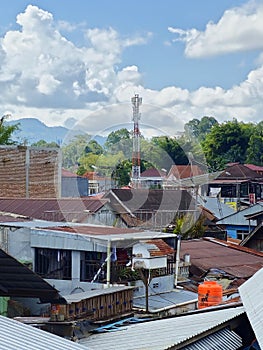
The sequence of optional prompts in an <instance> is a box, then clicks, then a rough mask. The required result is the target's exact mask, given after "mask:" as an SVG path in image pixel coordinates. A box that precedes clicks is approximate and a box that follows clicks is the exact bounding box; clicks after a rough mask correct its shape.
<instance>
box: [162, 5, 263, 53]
mask: <svg viewBox="0 0 263 350" xmlns="http://www.w3.org/2000/svg"><path fill="white" fill-rule="evenodd" d="M262 21H263V5H262V4H260V5H255V4H254V3H252V2H251V3H248V4H246V5H245V6H243V7H241V8H238V7H236V8H233V9H230V10H227V11H225V13H224V14H223V16H222V17H221V19H220V20H219V21H218V22H217V23H213V22H209V23H208V24H207V25H206V29H205V31H203V32H202V31H198V30H197V29H195V28H194V29H189V30H182V29H180V28H173V27H169V28H168V30H169V31H170V32H171V33H174V34H175V35H176V38H175V39H174V41H182V42H184V43H185V45H186V46H185V54H186V56H187V57H190V58H198V57H208V56H215V55H220V54H225V53H231V52H238V51H249V50H262V49H263V40H262V38H263V26H262Z"/></svg>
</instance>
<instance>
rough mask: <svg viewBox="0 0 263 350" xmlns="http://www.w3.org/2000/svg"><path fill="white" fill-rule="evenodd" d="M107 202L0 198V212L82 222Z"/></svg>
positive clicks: (95, 200) (83, 199)
mask: <svg viewBox="0 0 263 350" xmlns="http://www.w3.org/2000/svg"><path fill="white" fill-rule="evenodd" d="M106 203H107V200H105V199H104V200H103V199H94V198H61V199H56V198H54V199H48V198H45V199H27V198H16V199H11V198H0V211H3V212H8V213H14V214H20V215H24V216H27V217H30V218H34V219H39V220H50V221H72V220H73V219H75V220H77V221H78V222H82V221H83V220H85V218H86V217H87V215H89V214H88V212H89V213H95V212H96V211H98V210H99V209H100V208H102V207H103V206H104V205H105V204H106Z"/></svg>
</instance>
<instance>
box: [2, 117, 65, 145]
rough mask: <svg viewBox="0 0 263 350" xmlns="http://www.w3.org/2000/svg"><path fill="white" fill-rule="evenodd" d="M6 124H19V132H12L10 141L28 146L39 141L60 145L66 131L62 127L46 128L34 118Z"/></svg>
mask: <svg viewBox="0 0 263 350" xmlns="http://www.w3.org/2000/svg"><path fill="white" fill-rule="evenodd" d="M7 124H10V125H13V124H19V130H18V131H16V132H14V134H13V137H12V139H13V140H15V141H18V142H19V143H23V142H24V141H26V142H27V144H28V145H30V144H32V143H34V142H37V141H39V140H45V141H47V142H56V143H58V144H61V143H62V141H63V139H64V137H65V135H66V134H67V132H68V129H67V128H65V127H63V126H52V127H50V126H47V125H46V124H44V123H42V122H41V121H40V120H38V119H36V118H22V119H18V120H12V121H8V122H7Z"/></svg>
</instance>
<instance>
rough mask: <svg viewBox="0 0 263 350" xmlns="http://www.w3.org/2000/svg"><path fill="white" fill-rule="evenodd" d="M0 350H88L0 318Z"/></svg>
mask: <svg viewBox="0 0 263 350" xmlns="http://www.w3.org/2000/svg"><path fill="white" fill-rule="evenodd" d="M0 339H1V340H0V350H48V349H52V350H62V349H63V350H81V349H82V350H83V349H86V350H88V349H89V348H88V347H83V346H82V345H80V344H77V343H74V342H72V341H70V340H67V339H65V338H62V337H59V336H57V335H54V334H52V333H49V332H46V331H43V330H41V329H38V328H35V327H32V326H29V325H26V324H24V323H21V322H18V321H15V320H13V319H11V318H7V317H4V316H0Z"/></svg>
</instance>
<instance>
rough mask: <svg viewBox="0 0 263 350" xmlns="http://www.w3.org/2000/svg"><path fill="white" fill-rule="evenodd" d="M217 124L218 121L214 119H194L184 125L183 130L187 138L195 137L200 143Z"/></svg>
mask: <svg viewBox="0 0 263 350" xmlns="http://www.w3.org/2000/svg"><path fill="white" fill-rule="evenodd" d="M217 124H218V121H217V120H216V119H215V118H214V117H208V116H204V117H202V118H201V120H199V119H196V118H194V119H192V120H190V121H189V122H188V123H186V124H185V125H184V130H185V134H186V136H187V137H190V138H192V137H196V138H197V139H198V140H199V141H200V140H204V139H205V137H206V135H207V134H209V133H210V131H211V129H212V127H213V126H214V125H217Z"/></svg>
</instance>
